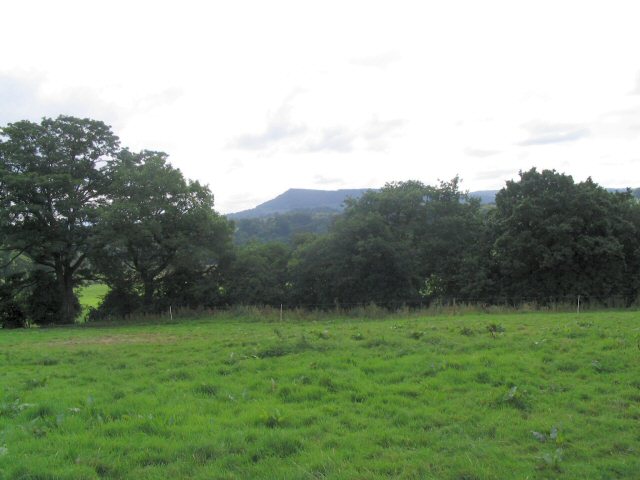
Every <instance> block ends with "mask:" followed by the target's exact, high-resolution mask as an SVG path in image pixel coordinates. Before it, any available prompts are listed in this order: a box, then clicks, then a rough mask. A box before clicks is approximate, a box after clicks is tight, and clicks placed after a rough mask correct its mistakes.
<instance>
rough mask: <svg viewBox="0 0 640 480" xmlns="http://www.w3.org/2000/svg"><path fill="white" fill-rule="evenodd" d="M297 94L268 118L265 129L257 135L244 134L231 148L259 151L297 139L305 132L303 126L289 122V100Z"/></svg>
mask: <svg viewBox="0 0 640 480" xmlns="http://www.w3.org/2000/svg"><path fill="white" fill-rule="evenodd" d="M296 94H297V92H294V93H293V94H291V95H289V96H288V97H287V98H286V99H285V100H284V102H283V103H282V105H280V108H278V110H276V112H275V113H274V114H272V115H270V116H269V118H268V119H267V125H266V126H265V129H264V130H263V131H262V132H260V133H258V134H244V135H240V136H238V137H236V139H235V140H234V141H232V142H231V147H233V148H238V149H240V150H261V149H263V148H267V147H270V146H272V145H273V144H275V143H277V142H280V141H282V140H287V139H289V138H293V137H297V136H299V135H301V134H303V133H305V132H306V131H307V127H306V126H305V125H303V124H296V123H294V122H293V121H292V120H291V100H292V99H293V97H294V96H295V95H296Z"/></svg>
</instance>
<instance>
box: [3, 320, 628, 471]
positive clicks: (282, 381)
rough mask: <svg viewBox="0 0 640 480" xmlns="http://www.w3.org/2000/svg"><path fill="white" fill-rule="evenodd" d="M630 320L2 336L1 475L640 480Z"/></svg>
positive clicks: (203, 323) (206, 327)
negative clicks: (623, 479) (638, 479)
mask: <svg viewBox="0 0 640 480" xmlns="http://www.w3.org/2000/svg"><path fill="white" fill-rule="evenodd" d="M639 338H640V313H637V312H617V313H616V312H606V313H587V314H581V315H580V316H577V315H576V314H538V313H529V314H516V315H486V314H484V315H481V314H478V315H464V316H455V317H447V316H441V317H433V318H405V319H401V318H400V319H387V320H349V319H334V320H323V321H315V322H313V321H306V322H286V321H285V322H282V323H281V322H266V321H262V322H260V321H248V320H247V319H241V318H233V317H231V316H227V317H219V318H210V319H197V320H194V321H190V322H188V323H187V322H185V323H178V324H164V325H155V326H144V325H140V326H112V327H75V328H56V329H31V330H22V331H0V359H1V361H2V368H1V369H0V389H1V390H0V478H2V479H4V478H7V479H40V480H44V479H97V478H109V479H117V478H122V479H152V478H153V479H167V478H195V479H215V478H239V479H246V478H264V479H285V478H287V479H298V478H300V479H313V478H334V479H342V478H361V479H375V478H393V477H395V478H415V479H457V480H463V479H466V480H471V479H511V478H514V479H527V478H528V479H542V478H566V479H577V478H581V479H615V478H629V479H637V478H640V350H639V346H638V341H639Z"/></svg>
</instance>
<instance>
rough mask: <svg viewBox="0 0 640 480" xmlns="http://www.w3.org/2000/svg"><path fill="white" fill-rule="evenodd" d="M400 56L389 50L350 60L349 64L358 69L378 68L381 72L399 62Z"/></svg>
mask: <svg viewBox="0 0 640 480" xmlns="http://www.w3.org/2000/svg"><path fill="white" fill-rule="evenodd" d="M401 58H402V56H401V55H400V53H399V52H397V51H395V50H389V51H387V52H382V53H379V54H377V55H371V56H368V57H358V58H352V59H351V64H352V65H357V66H359V67H373V68H380V69H382V70H384V69H386V68H388V67H389V66H390V65H391V64H393V63H395V62H398V61H400V59H401Z"/></svg>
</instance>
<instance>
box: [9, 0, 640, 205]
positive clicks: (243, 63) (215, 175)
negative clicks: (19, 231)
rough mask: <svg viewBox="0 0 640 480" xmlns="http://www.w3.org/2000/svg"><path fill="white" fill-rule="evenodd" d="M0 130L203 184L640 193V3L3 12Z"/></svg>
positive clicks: (218, 192) (28, 6) (29, 4)
mask: <svg viewBox="0 0 640 480" xmlns="http://www.w3.org/2000/svg"><path fill="white" fill-rule="evenodd" d="M0 15H1V18H2V22H1V28H0V125H5V124H6V123H8V122H13V121H17V120H22V119H30V120H34V121H37V120H39V119H40V118H41V117H43V116H57V115H59V114H68V115H76V116H82V117H91V118H94V119H98V120H103V121H105V122H106V123H108V124H110V125H112V126H113V129H114V131H115V133H116V134H117V135H118V136H119V137H120V138H121V141H122V144H123V145H126V146H129V147H130V148H131V149H134V150H139V149H143V148H146V149H153V150H163V151H166V152H167V153H169V155H170V160H171V162H172V164H173V165H174V166H177V167H178V168H180V169H181V170H182V171H183V173H184V174H185V175H186V176H187V177H189V178H192V179H198V180H200V181H201V182H203V183H207V184H209V186H210V187H211V189H212V191H213V192H214V194H215V198H216V208H217V209H218V210H220V211H221V212H224V213H227V212H233V211H238V210H242V209H245V208H251V207H253V206H255V205H256V204H258V203H261V202H263V201H265V200H268V199H270V198H272V197H274V196H276V195H277V194H279V193H282V192H283V191H285V190H286V189H288V188H321V189H337V188H360V187H379V186H382V185H383V184H384V183H385V182H389V181H394V180H408V179H416V180H421V181H423V182H425V183H434V182H436V181H437V180H438V179H442V180H448V179H450V178H452V177H453V176H454V175H456V174H460V176H461V177H462V179H463V188H465V189H469V190H481V189H497V188H501V187H502V186H503V184H504V181H505V180H506V179H510V178H514V177H517V172H518V171H519V170H524V169H529V168H530V167H532V166H536V167H538V168H539V169H542V168H555V169H556V170H559V171H561V172H565V173H568V174H571V175H573V176H574V178H575V179H576V180H583V179H585V178H586V177H587V176H591V177H593V179H594V180H595V181H596V182H598V183H600V184H601V185H604V186H610V187H624V186H633V187H640V28H638V24H639V20H638V19H639V18H640V4H638V2H637V1H635V2H634V1H629V2H617V1H612V0H607V1H600V2H589V1H584V0H583V1H577V2H572V1H564V0H562V1H561V0H554V1H551V2H545V1H540V0H536V1H531V2H520V1H513V0H512V1H506V2H491V1H482V2H478V1H469V2H458V1H446V2H445V1H442V2H419V1H415V2H402V1H398V0H394V1H387V2H373V1H366V2H355V1H352V2H349V1H347V0H341V1H337V2H332V1H327V0H323V1H315V2H308V1H302V0H298V1H291V2H280V1H274V0H269V1H237V0H236V1H229V2H204V1H202V2H196V1H187V0H181V1H174V2H158V1H154V2H148V3H147V2H141V1H140V2H136V1H133V0H129V1H128V2H119V1H108V2H88V1H81V2H80V1H79V2H69V1H56V2H44V1H43V2H33V1H25V0H21V1H19V2H18V1H14V2H2V3H1V4H0Z"/></svg>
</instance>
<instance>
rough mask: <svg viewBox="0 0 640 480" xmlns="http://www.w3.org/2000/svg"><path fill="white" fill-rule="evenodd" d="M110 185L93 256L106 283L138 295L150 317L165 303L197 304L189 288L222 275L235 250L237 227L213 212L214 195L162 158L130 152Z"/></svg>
mask: <svg viewBox="0 0 640 480" xmlns="http://www.w3.org/2000/svg"><path fill="white" fill-rule="evenodd" d="M108 177H109V184H110V194H109V198H110V201H109V203H108V204H106V205H104V206H103V207H102V208H101V209H100V221H99V223H98V225H97V228H96V235H95V238H94V242H93V256H92V262H93V264H94V265H95V266H96V267H97V268H98V269H99V271H100V273H101V275H102V277H103V278H104V279H105V281H106V282H107V283H108V284H109V285H110V286H111V287H112V289H114V291H119V292H122V291H126V292H129V293H134V294H139V295H140V298H141V300H142V306H143V308H144V310H146V311H151V310H154V309H157V308H158V306H159V305H161V304H162V303H163V302H162V301H161V300H162V298H161V297H172V296H174V298H176V299H177V301H178V302H180V303H183V302H186V303H193V302H197V299H196V298H195V297H194V296H193V295H192V294H193V291H192V292H191V294H188V293H187V292H186V291H185V288H186V289H189V288H192V287H193V288H196V287H197V284H198V283H201V282H202V281H203V278H204V277H205V276H208V278H207V280H208V281H210V280H211V276H212V275H213V276H215V275H217V274H218V273H219V270H220V266H221V263H222V262H223V261H224V259H225V257H226V256H227V255H228V254H229V250H230V248H231V234H232V224H230V223H229V222H228V221H227V220H226V219H225V218H224V217H221V216H220V215H218V214H217V213H216V212H215V211H214V209H213V195H212V194H211V192H210V191H209V189H208V188H207V187H206V186H203V185H200V184H199V183H198V182H191V181H187V180H185V178H184V177H183V175H182V173H181V172H180V170H178V169H176V168H174V167H172V166H171V165H170V164H169V163H168V161H167V155H166V154H164V153H161V152H152V151H142V152H140V153H132V152H130V151H128V150H123V151H121V152H120V153H119V155H118V158H117V159H116V160H115V161H113V162H112V163H111V164H110V165H109V167H108ZM187 287H188V288H187ZM180 298H182V299H183V300H180ZM187 299H190V300H187ZM197 303H198V302H197Z"/></svg>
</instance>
